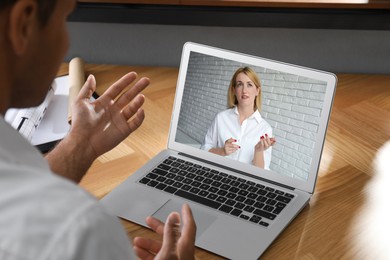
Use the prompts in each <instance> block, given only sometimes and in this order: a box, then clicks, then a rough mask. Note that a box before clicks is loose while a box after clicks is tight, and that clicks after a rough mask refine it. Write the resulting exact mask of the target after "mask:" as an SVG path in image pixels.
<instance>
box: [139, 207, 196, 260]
mask: <svg viewBox="0 0 390 260" xmlns="http://www.w3.org/2000/svg"><path fill="white" fill-rule="evenodd" d="M181 214H182V217H183V228H182V230H180V222H181V220H180V215H179V214H178V213H177V212H173V213H171V214H169V216H168V218H167V221H166V224H164V223H162V222H161V221H160V220H158V219H156V218H153V217H148V218H147V219H146V223H147V224H148V226H149V227H150V228H151V229H152V230H154V231H155V232H156V233H157V234H159V235H161V236H163V241H162V242H160V241H156V240H153V239H149V238H143V237H136V238H135V239H134V242H133V243H134V251H135V253H136V254H137V256H138V257H139V258H140V259H172V260H179V259H186V260H192V259H195V235H196V224H195V220H194V217H193V216H192V212H191V209H190V207H189V206H188V205H187V204H184V205H183V207H182V210H181Z"/></svg>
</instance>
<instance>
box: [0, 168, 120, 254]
mask: <svg viewBox="0 0 390 260" xmlns="http://www.w3.org/2000/svg"><path fill="white" fill-rule="evenodd" d="M8 173H9V174H15V172H8ZM30 174H31V176H34V178H32V177H27V178H23V177H25V176H27V174H21V175H20V176H19V177H17V176H16V175H14V176H7V174H6V175H5V176H2V177H0V179H1V182H3V181H4V184H7V185H8V186H9V187H10V188H9V189H0V207H1V208H2V212H3V213H6V214H1V215H0V255H2V253H4V252H1V250H2V248H4V246H5V245H12V247H10V248H9V250H7V251H8V253H12V254H14V255H15V256H18V257H19V256H23V254H24V253H23V252H29V254H30V255H28V256H26V259H34V256H35V257H38V256H41V254H42V252H45V251H47V252H48V254H50V255H51V254H53V253H55V252H54V251H55V250H58V249H60V250H62V249H63V248H65V247H73V246H74V247H75V248H73V249H72V250H70V251H72V252H64V253H66V254H70V255H71V254H73V253H76V252H78V250H79V249H78V247H77V246H76V245H73V244H74V243H78V241H79V240H81V239H83V240H88V241H91V242H90V243H92V241H93V240H96V239H100V238H99V237H100V236H101V235H103V234H105V235H108V234H109V231H107V230H104V232H102V231H101V229H102V227H105V226H109V227H110V228H111V229H115V228H116V229H117V230H120V229H121V226H120V224H119V225H118V221H117V219H116V218H115V217H114V216H111V215H110V214H108V213H107V212H106V211H105V210H104V208H102V207H101V206H100V204H99V203H98V200H97V199H96V198H94V197H93V196H91V195H90V194H88V193H87V192H86V191H84V190H83V189H82V188H80V187H79V186H78V185H76V184H75V183H73V182H71V181H68V180H66V179H64V178H61V177H59V176H57V175H54V174H51V173H48V174H36V173H34V172H31V173H30ZM10 185H11V186H10ZM0 187H3V185H0ZM3 188H4V187H3ZM1 223H8V225H4V224H1ZM16 223H17V224H16ZM91 236H93V237H91ZM110 236H111V235H110ZM113 237H115V236H113ZM53 250H54V251H53ZM20 254H22V255H20ZM0 258H1V257H0ZM11 259H13V258H12V257H11ZM15 259H16V258H15ZM35 259H38V258H35Z"/></svg>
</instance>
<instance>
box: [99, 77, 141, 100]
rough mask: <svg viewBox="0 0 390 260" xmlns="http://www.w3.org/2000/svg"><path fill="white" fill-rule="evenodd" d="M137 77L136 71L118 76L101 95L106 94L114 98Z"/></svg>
mask: <svg viewBox="0 0 390 260" xmlns="http://www.w3.org/2000/svg"><path fill="white" fill-rule="evenodd" d="M136 78H137V73H135V72H130V73H127V74H126V75H124V76H123V77H122V78H120V79H119V80H118V81H117V82H115V83H114V84H112V85H111V87H109V88H108V89H107V90H106V92H104V94H103V95H105V96H108V97H109V98H110V99H112V100H115V99H116V97H117V96H118V95H119V94H120V93H121V92H122V91H123V90H124V89H125V88H126V87H127V86H128V85H130V84H131V83H132V82H133V81H134V80H135V79H136Z"/></svg>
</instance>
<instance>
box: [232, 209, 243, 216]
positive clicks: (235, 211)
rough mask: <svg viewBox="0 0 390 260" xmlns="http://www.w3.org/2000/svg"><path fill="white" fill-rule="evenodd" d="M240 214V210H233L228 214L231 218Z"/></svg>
mask: <svg viewBox="0 0 390 260" xmlns="http://www.w3.org/2000/svg"><path fill="white" fill-rule="evenodd" d="M241 213H242V210H239V209H233V210H232V211H231V212H230V215H233V216H236V217H238V216H240V215H241Z"/></svg>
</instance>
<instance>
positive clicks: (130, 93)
mask: <svg viewBox="0 0 390 260" xmlns="http://www.w3.org/2000/svg"><path fill="white" fill-rule="evenodd" d="M149 84H150V80H149V79H148V78H142V79H140V80H139V81H138V82H137V83H135V85H134V86H133V87H131V88H130V89H129V90H127V91H126V92H125V93H123V94H122V95H121V96H120V97H119V98H118V100H117V101H116V103H117V105H118V106H120V107H124V106H126V105H127V104H128V103H129V102H131V101H132V100H133V99H134V97H135V96H137V95H138V94H139V93H140V92H141V91H142V90H144V89H145V88H146V87H147V86H148V85H149Z"/></svg>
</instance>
